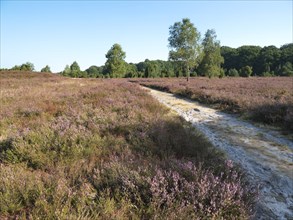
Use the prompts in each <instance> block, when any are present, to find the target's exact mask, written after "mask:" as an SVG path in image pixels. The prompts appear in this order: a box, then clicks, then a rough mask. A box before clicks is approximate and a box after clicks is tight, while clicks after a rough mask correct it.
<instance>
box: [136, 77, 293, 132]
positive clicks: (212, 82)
mask: <svg viewBox="0 0 293 220" xmlns="http://www.w3.org/2000/svg"><path fill="white" fill-rule="evenodd" d="M134 81H135V82H139V83H140V84H142V85H145V86H148V87H152V88H155V89H159V90H163V91H167V92H171V93H174V94H177V95H181V96H184V97H187V98H191V99H193V100H196V101H199V102H201V103H205V104H213V105H214V107H216V108H218V109H220V110H225V111H228V112H233V113H240V114H241V115H242V116H243V117H245V118H247V119H251V120H254V121H257V122H262V123H266V124H270V125H274V126H278V127H282V128H284V129H285V130H287V131H288V130H289V131H290V130H291V131H292V130H293V93H292V78H290V77H274V78H224V79H217V78H214V79H208V78H192V79H191V80H190V82H189V83H187V82H186V79H183V78H177V79H138V80H134Z"/></svg>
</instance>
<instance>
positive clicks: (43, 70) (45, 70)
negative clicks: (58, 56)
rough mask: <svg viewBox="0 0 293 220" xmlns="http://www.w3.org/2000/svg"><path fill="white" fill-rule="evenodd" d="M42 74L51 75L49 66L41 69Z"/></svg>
mask: <svg viewBox="0 0 293 220" xmlns="http://www.w3.org/2000/svg"><path fill="white" fill-rule="evenodd" d="M41 72H46V73H51V69H50V67H49V66H48V65H47V66H45V67H44V68H42V69H41Z"/></svg>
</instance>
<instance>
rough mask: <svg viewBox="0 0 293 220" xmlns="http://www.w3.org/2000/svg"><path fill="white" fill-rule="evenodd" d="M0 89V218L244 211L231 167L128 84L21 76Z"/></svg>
mask: <svg viewBox="0 0 293 220" xmlns="http://www.w3.org/2000/svg"><path fill="white" fill-rule="evenodd" d="M0 83H1V99H0V101H1V109H0V119H1V121H0V218H1V219H97V218H101V219H117V218H119V219H129V218H134V219H162V218H168V219H178V218H179V219H183V218H187V217H190V216H191V218H195V219H196V218H202V217H207V218H211V219H219V218H225V219H234V217H235V216H238V217H240V218H248V217H249V216H250V215H251V205H252V198H253V193H251V189H250V188H248V186H247V185H246V183H245V181H244V178H243V177H242V176H241V175H240V174H239V172H238V169H237V168H234V167H233V165H232V164H231V162H227V163H226V162H225V158H224V156H223V155H222V154H221V153H219V152H217V151H216V150H215V149H214V148H213V147H212V146H211V145H210V144H209V143H208V142H207V141H206V140H205V139H204V138H203V137H202V136H200V135H198V134H197V133H196V131H194V130H192V128H191V127H190V126H189V125H188V124H186V123H184V122H183V120H182V119H181V118H178V117H176V116H174V115H173V114H170V113H169V111H168V110H167V109H166V108H164V107H163V106H161V105H160V104H159V103H158V102H156V101H155V100H153V99H152V98H151V97H150V96H149V95H148V94H146V93H145V91H143V90H141V89H140V88H139V87H138V86H137V85H134V84H131V83H129V82H127V81H125V80H96V79H70V78H63V77H59V76H56V75H53V74H40V73H29V72H25V73H23V72H21V73H18V72H0ZM215 164H216V165H217V166H215Z"/></svg>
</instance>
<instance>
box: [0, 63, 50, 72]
mask: <svg viewBox="0 0 293 220" xmlns="http://www.w3.org/2000/svg"><path fill="white" fill-rule="evenodd" d="M3 70H17V71H31V72H33V71H35V66H34V64H33V63H31V62H26V63H23V64H21V65H15V66H14V67H12V68H11V69H3ZM41 72H46V73H52V71H51V69H50V67H49V66H48V65H46V66H45V67H44V68H42V69H41Z"/></svg>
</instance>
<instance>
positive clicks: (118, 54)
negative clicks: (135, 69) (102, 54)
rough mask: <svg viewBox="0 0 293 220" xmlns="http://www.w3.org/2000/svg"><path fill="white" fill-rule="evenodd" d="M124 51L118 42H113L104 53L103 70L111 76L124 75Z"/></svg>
mask: <svg viewBox="0 0 293 220" xmlns="http://www.w3.org/2000/svg"><path fill="white" fill-rule="evenodd" d="M125 57H126V54H125V52H124V51H123V50H122V47H121V46H120V45H119V44H114V45H113V46H112V47H111V49H110V50H109V51H108V53H107V54H106V58H107V61H106V63H105V71H106V73H107V74H110V76H111V77H124V75H125V73H126V70H127V69H126V62H125V61H124V59H125Z"/></svg>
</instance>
